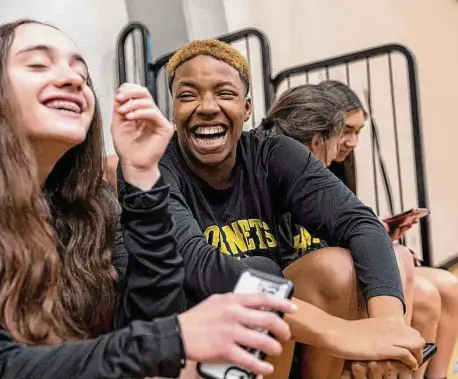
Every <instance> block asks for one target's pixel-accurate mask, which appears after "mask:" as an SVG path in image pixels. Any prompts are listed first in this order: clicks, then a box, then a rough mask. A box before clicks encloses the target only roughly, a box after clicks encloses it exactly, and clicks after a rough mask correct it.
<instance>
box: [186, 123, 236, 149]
mask: <svg viewBox="0 0 458 379" xmlns="http://www.w3.org/2000/svg"><path fill="white" fill-rule="evenodd" d="M227 134H228V128H227V126H225V125H205V126H204V125H199V126H197V127H195V128H194V129H193V130H192V132H191V136H192V139H193V140H194V142H195V144H196V145H197V146H198V147H202V148H204V149H214V148H218V147H221V146H223V145H224V143H225V142H226V139H227Z"/></svg>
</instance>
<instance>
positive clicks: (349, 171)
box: [318, 80, 367, 194]
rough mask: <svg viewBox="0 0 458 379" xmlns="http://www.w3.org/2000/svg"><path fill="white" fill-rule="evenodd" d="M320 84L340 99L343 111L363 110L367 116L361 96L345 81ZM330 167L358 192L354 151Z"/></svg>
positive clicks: (329, 81) (353, 190)
mask: <svg viewBox="0 0 458 379" xmlns="http://www.w3.org/2000/svg"><path fill="white" fill-rule="evenodd" d="M318 86H319V87H321V88H322V89H323V90H325V91H326V92H328V93H330V94H332V95H333V96H334V97H335V98H336V99H338V101H339V102H340V108H341V110H342V111H343V112H345V113H346V112H352V111H357V110H362V111H363V113H364V117H367V113H366V110H365V109H364V106H363V104H362V103H361V100H360V99H359V97H358V96H357V95H356V93H354V92H353V91H352V90H351V89H350V88H349V87H348V86H347V85H345V84H344V83H342V82H339V81H337V80H326V81H324V82H321V83H320V84H318ZM329 169H330V170H331V171H332V172H333V173H334V174H335V175H336V176H337V177H338V178H339V179H340V180H342V181H343V182H344V183H345V184H346V186H347V187H348V188H349V189H350V190H351V191H352V192H353V193H354V194H356V189H357V183H356V161H355V154H354V152H353V151H352V152H351V153H350V154H349V155H348V157H347V158H345V160H344V161H343V162H333V163H332V164H331V165H330V166H329Z"/></svg>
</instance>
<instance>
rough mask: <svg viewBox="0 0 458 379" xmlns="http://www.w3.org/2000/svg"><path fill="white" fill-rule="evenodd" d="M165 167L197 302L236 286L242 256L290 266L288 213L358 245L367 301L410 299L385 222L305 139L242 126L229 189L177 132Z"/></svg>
mask: <svg viewBox="0 0 458 379" xmlns="http://www.w3.org/2000/svg"><path fill="white" fill-rule="evenodd" d="M160 169H161V172H162V175H163V176H164V179H165V181H166V182H168V183H169V184H170V185H171V192H170V210H171V212H172V215H173V218H174V220H175V222H176V225H177V230H176V238H177V243H178V250H179V251H180V253H181V254H182V255H183V257H184V264H185V269H186V278H185V287H186V290H187V295H188V296H189V297H190V299H192V300H193V301H199V300H201V299H203V298H205V297H207V296H209V295H210V294H212V293H215V292H227V291H231V290H232V288H233V286H234V284H235V282H236V280H237V278H238V276H239V275H240V273H241V271H242V270H243V268H244V266H243V260H242V261H240V260H238V259H241V258H244V257H246V256H250V255H264V256H268V257H270V258H272V259H273V260H275V261H276V262H277V263H279V264H280V266H284V262H288V261H289V259H285V257H284V256H283V252H284V249H283V246H284V245H285V244H284V241H282V237H281V233H279V229H280V225H281V223H282V222H283V219H284V215H285V214H287V213H290V214H291V216H292V218H293V222H294V223H296V224H298V225H301V226H303V227H305V228H306V229H307V230H308V231H310V233H312V234H313V235H316V236H317V237H319V238H321V239H324V240H326V241H327V242H328V243H329V244H330V245H334V246H342V247H346V248H349V249H350V251H351V254H352V256H353V260H354V264H355V267H356V272H357V275H358V278H359V280H360V282H361V285H362V289H363V293H364V296H365V298H366V300H368V299H370V298H372V297H375V296H380V295H387V296H394V297H397V298H399V299H401V300H403V295H402V285H401V280H400V275H399V269H398V266H397V264H396V260H395V256H394V252H393V247H392V243H391V240H390V239H389V237H388V235H387V233H386V231H385V230H384V228H383V226H382V225H381V224H380V222H379V221H378V219H377V217H375V215H374V214H373V212H372V210H371V209H370V208H368V207H366V206H365V205H363V204H362V203H361V202H360V201H359V200H358V198H356V197H355V196H354V195H353V194H352V193H351V192H350V191H349V190H348V189H347V188H346V187H345V186H344V185H343V184H342V182H341V181H340V180H338V179H337V178H336V177H335V176H334V175H332V174H331V173H330V172H329V170H327V169H326V168H325V167H324V166H323V164H322V163H321V162H320V161H318V160H317V159H316V158H315V157H314V156H313V154H311V153H310V151H309V150H307V149H306V148H305V147H304V146H303V145H301V144H300V143H299V142H297V141H294V140H293V139H290V138H288V137H285V136H272V137H267V136H263V135H262V134H261V133H256V132H254V131H252V132H244V133H242V136H241V138H240V141H239V142H238V146H237V157H236V164H235V167H234V168H233V170H232V173H231V182H230V186H229V188H227V189H224V190H217V189H215V188H212V187H210V186H209V185H208V184H207V183H205V182H204V181H202V180H201V179H200V178H198V177H197V176H196V175H195V174H193V172H191V170H190V169H189V167H188V166H187V165H186V163H185V161H184V159H183V156H182V153H181V151H180V148H179V145H178V141H177V137H176V135H175V137H174V138H173V139H172V141H171V143H170V145H169V147H168V149H167V151H166V153H165V155H164V157H163V159H162V161H161V164H160ZM289 245H291V242H290V241H289ZM221 253H222V254H221ZM288 258H289V257H288Z"/></svg>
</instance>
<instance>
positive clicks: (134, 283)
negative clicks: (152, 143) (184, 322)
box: [118, 179, 184, 326]
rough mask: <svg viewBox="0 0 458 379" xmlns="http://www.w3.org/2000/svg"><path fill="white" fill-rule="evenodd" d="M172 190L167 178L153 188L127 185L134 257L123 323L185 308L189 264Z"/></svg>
mask: <svg viewBox="0 0 458 379" xmlns="http://www.w3.org/2000/svg"><path fill="white" fill-rule="evenodd" d="M168 194H169V188H168V186H167V185H166V184H165V183H164V181H163V180H162V179H159V181H158V182H157V183H156V184H155V186H154V187H153V188H152V189H150V190H149V191H140V190H139V189H138V188H135V187H133V186H130V185H129V184H126V185H125V187H124V190H123V195H121V197H122V199H121V201H122V205H123V212H122V216H121V223H122V226H123V237H124V244H125V247H126V249H127V251H128V256H129V259H128V266H127V272H126V278H125V290H124V293H123V298H122V302H121V309H120V317H119V319H118V326H124V325H126V324H127V323H128V322H129V321H131V320H151V319H153V318H155V317H164V316H167V315H170V314H172V313H177V312H180V311H182V305H183V302H184V294H183V281H184V267H183V259H182V257H181V255H180V254H179V253H178V251H177V248H176V241H175V238H174V231H175V228H174V223H173V220H172V217H171V215H170V213H169V211H168Z"/></svg>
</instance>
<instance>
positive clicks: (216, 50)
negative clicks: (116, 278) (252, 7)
mask: <svg viewBox="0 0 458 379" xmlns="http://www.w3.org/2000/svg"><path fill="white" fill-rule="evenodd" d="M199 55H207V56H209V57H212V58H215V59H218V60H220V61H223V62H225V63H227V64H228V65H229V66H232V67H234V68H235V69H236V70H237V71H238V72H239V74H240V78H241V79H242V82H243V84H244V86H245V89H246V93H247V94H248V92H249V90H250V85H251V75H250V65H249V64H248V61H247V60H246V58H245V57H244V56H243V55H242V54H241V53H240V52H239V51H238V50H236V49H234V48H233V47H232V46H231V45H228V44H227V43H224V42H221V41H218V40H216V39H205V40H200V41H192V42H189V43H188V44H186V45H184V46H183V47H182V48H181V49H179V50H178V51H177V52H176V53H175V54H174V55H173V56H172V58H170V60H169V63H168V64H167V76H168V80H169V88H170V91H172V84H173V81H174V79H175V73H176V70H177V68H178V67H180V66H181V65H182V64H183V63H185V62H187V61H189V60H191V59H193V58H195V57H197V56H199Z"/></svg>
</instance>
